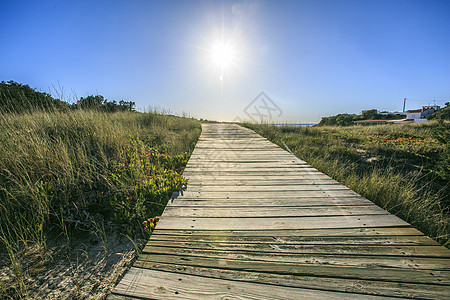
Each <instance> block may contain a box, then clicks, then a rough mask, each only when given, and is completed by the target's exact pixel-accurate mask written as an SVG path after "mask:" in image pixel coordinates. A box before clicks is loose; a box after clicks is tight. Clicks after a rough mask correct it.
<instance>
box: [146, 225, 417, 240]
mask: <svg viewBox="0 0 450 300" xmlns="http://www.w3.org/2000/svg"><path fill="white" fill-rule="evenodd" d="M157 235H175V236H179V235H183V236H185V235H189V236H214V237H223V238H228V237H229V238H238V237H244V238H248V237H263V236H268V237H273V236H275V237H300V238H302V237H306V238H309V237H319V238H325V237H336V238H340V237H396V236H405V237H410V238H411V239H414V237H416V236H424V235H423V233H421V232H420V231H418V230H417V229H415V228H412V227H375V228H330V229H281V230H273V229H270V228H266V229H264V230H239V231H234V230H170V229H163V228H158V230H155V231H154V232H153V233H152V237H153V236H157Z"/></svg>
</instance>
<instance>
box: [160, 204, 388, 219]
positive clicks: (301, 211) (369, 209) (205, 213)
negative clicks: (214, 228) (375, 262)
mask: <svg viewBox="0 0 450 300" xmlns="http://www.w3.org/2000/svg"><path fill="white" fill-rule="evenodd" d="M246 208H247V209H243V208H242V207H183V206H180V205H177V206H169V207H167V209H166V210H165V211H164V216H165V217H173V216H175V217H183V216H188V217H223V218H233V217H234V218H242V217H305V216H345V215H347V216H348V215H379V214H388V212H387V211H385V210H383V209H381V208H379V207H377V206H375V205H368V206H338V205H334V206H331V205H330V206H326V207H323V206H322V207H320V206H316V207H305V206H303V207H288V208H287V207H285V206H284V207H274V206H252V207H246Z"/></svg>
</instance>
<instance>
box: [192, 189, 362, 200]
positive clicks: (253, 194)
mask: <svg viewBox="0 0 450 300" xmlns="http://www.w3.org/2000/svg"><path fill="white" fill-rule="evenodd" d="M183 194H184V197H187V198H200V197H201V198H208V199H214V198H221V199H223V198H227V199H228V198H234V199H248V198H264V197H269V198H273V199H277V198H286V197H296V196H299V195H301V196H302V197H325V196H329V197H333V196H337V197H339V196H340V197H342V196H359V195H358V194H357V193H355V192H354V191H352V190H350V189H345V190H312V191H311V190H310V191H307V190H306V191H295V190H294V191H287V190H286V191H249V192H248V193H242V192H239V191H224V192H221V191H215V192H214V191H213V192H209V191H207V190H205V191H197V192H189V191H185V192H184V193H183Z"/></svg>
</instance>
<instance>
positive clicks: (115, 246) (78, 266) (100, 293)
mask: <svg viewBox="0 0 450 300" xmlns="http://www.w3.org/2000/svg"><path fill="white" fill-rule="evenodd" d="M104 240H105V237H103V240H102V238H99V237H98V236H95V235H92V234H91V235H90V234H87V236H86V237H83V238H76V239H74V238H72V239H71V241H70V245H69V247H68V245H67V241H66V240H65V239H64V238H61V239H58V240H57V241H51V242H48V244H47V250H46V251H45V252H44V253H42V251H39V250H38V249H26V251H24V253H23V254H22V255H20V257H19V259H20V262H21V264H22V266H23V273H24V282H25V283H26V286H27V287H28V295H29V298H31V299H104V298H106V296H107V295H108V294H109V293H110V292H111V291H112V290H113V289H114V287H115V285H116V284H117V283H118V281H119V280H120V278H121V277H122V276H123V275H124V274H125V272H126V271H127V270H128V269H129V268H130V267H131V264H132V263H133V261H134V259H135V258H136V257H137V252H136V249H135V247H138V248H141V247H142V245H143V244H144V241H139V242H138V244H137V245H135V244H134V243H132V242H131V241H130V240H129V239H128V238H126V237H124V236H120V235H114V234H108V235H106V242H105V241H104ZM68 249H70V250H68ZM0 259H1V260H2V261H3V262H2V264H0V286H1V287H2V289H3V291H2V293H0V298H2V297H7V298H8V296H7V295H9V296H11V295H12V294H13V293H12V292H11V291H12V289H11V290H10V291H7V290H6V291H5V287H7V286H8V283H10V282H11V278H12V276H13V273H12V271H11V269H10V267H9V265H10V263H9V262H8V257H7V256H6V255H5V254H4V253H2V255H1V258H0Z"/></svg>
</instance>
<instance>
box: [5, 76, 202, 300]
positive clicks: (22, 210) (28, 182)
mask: <svg viewBox="0 0 450 300" xmlns="http://www.w3.org/2000/svg"><path fill="white" fill-rule="evenodd" d="M5 85H7V86H8V89H7V91H8V93H9V94H7V95H8V96H7V97H4V95H5V92H4V89H3V90H2V93H3V94H2V95H3V96H2V98H1V99H2V101H4V100H5V99H7V98H8V97H9V98H8V99H9V100H13V101H10V102H11V103H13V105H17V106H16V107H17V108H18V109H17V110H16V111H18V112H19V111H20V113H10V112H5V111H3V112H0V248H1V249H2V250H1V251H2V252H3V253H6V252H7V253H8V255H9V258H10V262H11V268H12V269H13V272H14V281H13V282H10V283H9V286H8V287H7V288H6V290H3V291H2V287H1V285H0V297H1V298H3V297H13V296H14V295H15V296H17V297H26V296H27V295H28V293H27V287H26V285H25V284H24V281H23V277H24V276H25V275H24V272H26V270H23V269H22V267H21V265H20V259H18V253H23V251H24V249H30V248H32V247H33V248H36V247H38V248H39V249H41V251H42V253H45V248H46V243H47V241H48V239H49V238H50V237H56V236H58V235H63V236H65V237H66V238H67V239H69V238H71V237H73V236H77V235H80V233H83V232H91V231H98V230H99V228H100V229H102V230H103V231H104V230H108V228H110V229H112V230H114V231H119V232H122V233H124V234H126V235H127V236H130V237H136V236H147V237H148V235H149V234H150V233H151V230H153V228H154V225H155V224H156V222H157V220H158V216H159V215H160V214H161V213H162V211H163V209H164V207H165V205H166V203H167V200H168V199H169V197H170V195H171V194H172V192H173V191H176V190H179V189H181V188H182V186H183V185H185V184H186V183H187V181H186V179H185V178H183V177H182V175H181V173H182V171H183V169H184V166H185V165H186V163H187V160H188V158H189V155H190V153H191V152H192V150H193V148H194V146H195V143H196V141H197V139H198V137H199V135H200V131H201V127H200V123H199V122H198V121H196V120H193V119H188V118H181V117H176V116H168V115H162V114H159V113H156V112H152V113H138V112H132V111H130V110H132V109H133V107H132V106H134V104H133V103H130V102H125V101H124V102H121V103H119V104H117V103H114V102H107V101H105V100H104V99H103V97H101V96H90V97H87V98H81V99H80V101H79V102H78V103H77V104H75V105H73V106H71V105H68V104H67V103H64V102H62V101H61V103H60V101H59V100H55V99H53V98H51V96H49V95H48V94H45V93H39V92H35V91H32V92H31V91H29V89H30V88H29V87H28V86H23V85H17V84H15V83H13V82H9V83H8V84H5V83H2V88H4V87H5ZM12 91H14V92H12ZM28 92H29V93H28ZM14 93H15V94H14ZM17 99H27V101H23V102H20V101H19V100H17ZM30 99H32V101H31V100H30ZM33 99H34V100H33ZM28 100H30V101H28ZM2 103H3V102H2ZM17 103H19V104H17ZM21 103H22V104H21ZM30 103H31V104H30ZM86 103H88V104H89V103H90V104H92V103H93V105H90V104H89V105H87V104H86ZM111 103H112V104H111ZM131 104H133V105H131ZM114 105H115V106H114ZM114 107H115V108H114ZM56 108H58V109H56ZM77 108H85V109H77ZM86 108H89V109H86ZM33 109H35V110H34V111H33ZM109 111H116V112H109ZM4 293H6V294H4ZM11 295H13V296H11ZM15 296H14V297H15Z"/></svg>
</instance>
